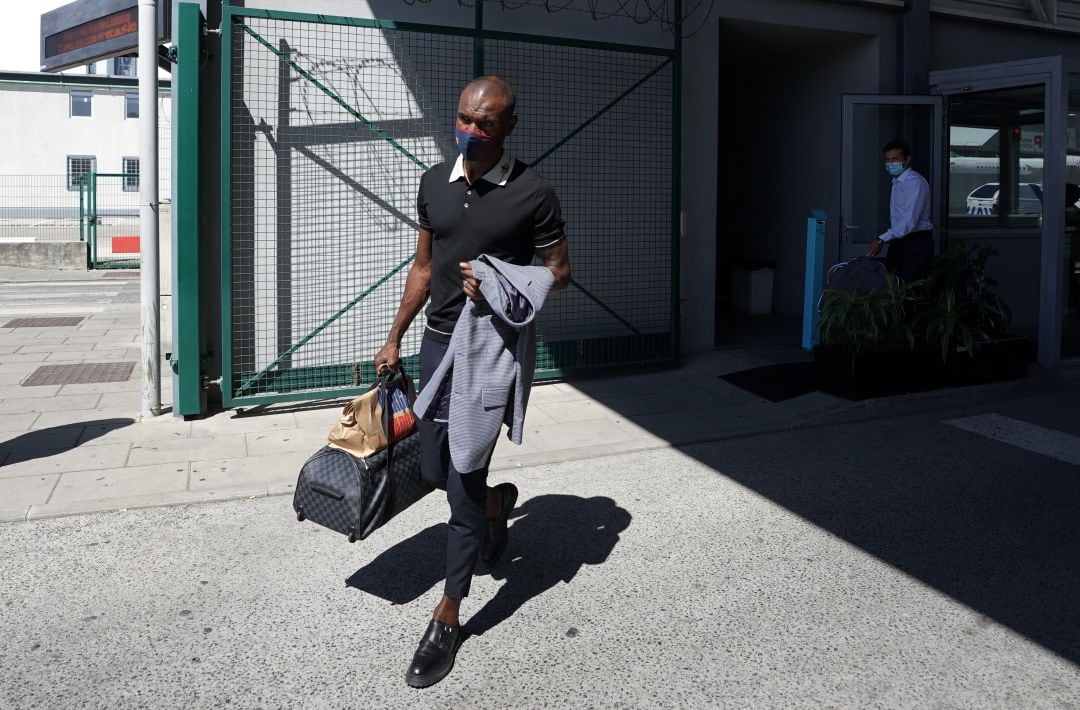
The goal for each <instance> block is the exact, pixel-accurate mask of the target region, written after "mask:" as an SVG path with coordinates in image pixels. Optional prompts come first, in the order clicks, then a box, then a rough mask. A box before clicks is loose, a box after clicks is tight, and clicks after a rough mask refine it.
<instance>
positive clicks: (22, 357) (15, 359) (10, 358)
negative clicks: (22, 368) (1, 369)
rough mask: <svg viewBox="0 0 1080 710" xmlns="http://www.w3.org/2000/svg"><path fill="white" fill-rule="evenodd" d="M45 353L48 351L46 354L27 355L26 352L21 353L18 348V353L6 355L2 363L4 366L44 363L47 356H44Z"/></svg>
mask: <svg viewBox="0 0 1080 710" xmlns="http://www.w3.org/2000/svg"><path fill="white" fill-rule="evenodd" d="M47 352H48V351H46V352H36V353H28V352H23V351H22V348H20V349H19V352H15V353H8V354H7V355H5V356H4V358H3V360H2V362H4V363H5V364H7V363H21V362H44V361H45V358H46V357H47V354H46V353H47Z"/></svg>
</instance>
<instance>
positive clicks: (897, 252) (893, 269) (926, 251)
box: [885, 230, 934, 281]
mask: <svg viewBox="0 0 1080 710" xmlns="http://www.w3.org/2000/svg"><path fill="white" fill-rule="evenodd" d="M933 258H934V233H933V232H932V231H929V230H927V231H925V232H912V233H911V234H908V235H905V236H904V237H901V238H900V239H892V240H890V241H889V251H888V253H887V254H886V255H885V268H886V269H888V270H889V273H891V274H896V275H897V276H899V277H900V278H901V279H903V280H904V281H917V280H918V279H921V278H925V277H926V276H927V275H929V273H930V260H931V259H933Z"/></svg>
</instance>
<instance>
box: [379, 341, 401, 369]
mask: <svg viewBox="0 0 1080 710" xmlns="http://www.w3.org/2000/svg"><path fill="white" fill-rule="evenodd" d="M400 359H401V348H400V347H398V345H397V343H392V342H391V343H387V344H386V345H384V346H382V350H380V351H379V352H378V353H377V354H376V355H375V374H377V375H378V374H382V372H383V371H384V370H390V371H391V372H394V371H396V370H397V367H398V360H400Z"/></svg>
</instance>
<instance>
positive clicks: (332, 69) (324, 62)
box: [229, 18, 472, 396]
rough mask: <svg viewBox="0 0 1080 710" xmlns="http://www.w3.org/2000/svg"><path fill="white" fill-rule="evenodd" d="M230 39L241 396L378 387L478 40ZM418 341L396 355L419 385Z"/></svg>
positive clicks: (361, 32)
mask: <svg viewBox="0 0 1080 710" xmlns="http://www.w3.org/2000/svg"><path fill="white" fill-rule="evenodd" d="M232 32H233V34H232V51H233V69H232V76H231V103H230V107H229V110H230V111H231V117H232V118H231V123H232V130H231V135H230V142H231V152H230V158H231V164H232V187H231V227H232V228H231V245H230V257H231V284H230V287H231V303H232V309H231V310H232V312H231V315H230V317H231V322H232V323H233V327H232V342H231V359H232V366H231V373H230V377H231V384H232V392H233V393H234V394H235V395H236V396H244V395H253V394H264V393H267V392H273V393H288V392H297V391H309V390H320V389H326V388H335V387H347V386H353V385H355V384H357V383H359V382H370V381H371V380H373V379H374V375H373V372H372V371H371V365H370V363H371V360H372V358H373V356H374V355H375V353H376V352H377V351H378V349H379V348H380V347H381V346H382V344H383V343H384V342H385V340H386V336H387V333H388V332H389V330H390V325H391V323H392V321H393V317H394V315H395V313H396V310H397V306H398V302H399V300H400V298H401V293H402V291H403V289H404V283H405V277H406V274H407V272H408V265H409V263H410V260H411V258H412V255H413V253H414V251H415V248H416V238H417V228H418V225H417V223H416V192H417V188H418V186H419V181H420V176H421V175H422V174H423V172H424V170H425V169H426V167H427V166H431V165H435V164H437V163H440V162H442V161H443V160H445V159H446V158H447V157H449V156H450V155H451V153H452V151H453V144H452V140H451V139H452V135H453V134H452V131H453V121H454V118H453V116H454V111H455V108H456V103H457V91H458V90H459V88H460V85H461V83H462V78H463V77H467V76H468V72H469V71H470V67H471V62H472V42H471V40H469V39H466V38H461V37H452V36H441V35H432V34H427V33H419V32H403V31H387V30H379V29H372V28H364V27H354V26H348V25H328V24H320V23H314V22H301V21H291V20H273V19H263V18H244V19H243V20H242V21H240V26H235V27H233V29H232ZM421 335H422V327H420V326H417V327H414V328H412V329H411V330H410V332H409V334H408V335H407V337H406V339H405V342H404V343H403V344H402V356H403V357H404V358H405V363H406V365H407V366H408V367H409V368H410V369H411V370H412V374H413V375H417V376H418V374H419V373H418V372H417V358H418V353H419V346H420V338H421Z"/></svg>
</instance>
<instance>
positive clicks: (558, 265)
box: [536, 239, 570, 292]
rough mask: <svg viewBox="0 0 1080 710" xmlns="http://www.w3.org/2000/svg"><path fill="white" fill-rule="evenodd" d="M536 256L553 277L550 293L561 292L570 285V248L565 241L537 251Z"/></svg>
mask: <svg viewBox="0 0 1080 710" xmlns="http://www.w3.org/2000/svg"><path fill="white" fill-rule="evenodd" d="M536 255H537V256H538V257H540V260H541V261H542V262H544V266H546V267H547V268H548V271H550V272H551V275H552V276H554V277H555V285H554V286H553V287H552V289H551V290H552V291H553V292H554V291H561V290H563V289H564V288H566V287H567V285H569V283H570V247H569V246H568V244H567V242H566V240H565V239H563V240H561V241H560V242H559V243H558V244H552V245H551V246H549V247H544V248H543V249H537V250H536Z"/></svg>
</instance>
